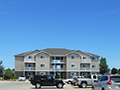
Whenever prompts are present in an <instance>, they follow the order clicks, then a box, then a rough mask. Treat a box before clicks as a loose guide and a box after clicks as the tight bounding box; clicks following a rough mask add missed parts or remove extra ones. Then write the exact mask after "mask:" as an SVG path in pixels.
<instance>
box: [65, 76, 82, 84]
mask: <svg viewBox="0 0 120 90" xmlns="http://www.w3.org/2000/svg"><path fill="white" fill-rule="evenodd" d="M74 78H84V76H73V77H72V78H70V79H66V80H65V82H66V83H68V84H71V83H73V80H74Z"/></svg>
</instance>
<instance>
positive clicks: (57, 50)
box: [43, 48, 71, 55]
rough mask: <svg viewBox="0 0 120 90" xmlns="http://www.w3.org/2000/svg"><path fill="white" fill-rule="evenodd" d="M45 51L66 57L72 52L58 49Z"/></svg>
mask: <svg viewBox="0 0 120 90" xmlns="http://www.w3.org/2000/svg"><path fill="white" fill-rule="evenodd" d="M43 51H46V52H48V53H50V54H51V55H65V54H67V53H69V52H71V50H68V49H57V48H48V49H44V50H43Z"/></svg>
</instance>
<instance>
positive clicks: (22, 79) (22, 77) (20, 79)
mask: <svg viewBox="0 0 120 90" xmlns="http://www.w3.org/2000/svg"><path fill="white" fill-rule="evenodd" d="M18 80H19V81H25V80H26V77H25V76H19V78H18Z"/></svg>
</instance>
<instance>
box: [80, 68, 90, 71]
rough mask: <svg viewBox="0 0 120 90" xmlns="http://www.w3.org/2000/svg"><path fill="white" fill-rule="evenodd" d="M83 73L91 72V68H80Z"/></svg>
mask: <svg viewBox="0 0 120 90" xmlns="http://www.w3.org/2000/svg"><path fill="white" fill-rule="evenodd" d="M80 70H81V71H91V68H80Z"/></svg>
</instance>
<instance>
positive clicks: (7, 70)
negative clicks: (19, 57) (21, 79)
mask: <svg viewBox="0 0 120 90" xmlns="http://www.w3.org/2000/svg"><path fill="white" fill-rule="evenodd" d="M5 75H8V76H10V78H11V79H13V78H14V73H13V72H12V70H11V69H10V68H8V69H6V71H5Z"/></svg>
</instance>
